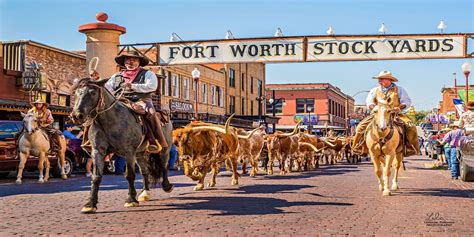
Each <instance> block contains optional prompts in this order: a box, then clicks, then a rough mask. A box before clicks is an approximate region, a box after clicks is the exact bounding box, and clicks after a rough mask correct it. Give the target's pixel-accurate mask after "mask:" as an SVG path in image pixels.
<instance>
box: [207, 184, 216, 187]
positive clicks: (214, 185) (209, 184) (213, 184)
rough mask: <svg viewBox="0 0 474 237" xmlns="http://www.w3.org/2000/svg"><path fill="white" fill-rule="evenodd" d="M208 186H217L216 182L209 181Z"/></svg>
mask: <svg viewBox="0 0 474 237" xmlns="http://www.w3.org/2000/svg"><path fill="white" fill-rule="evenodd" d="M207 186H208V187H214V186H216V183H208V184H207Z"/></svg>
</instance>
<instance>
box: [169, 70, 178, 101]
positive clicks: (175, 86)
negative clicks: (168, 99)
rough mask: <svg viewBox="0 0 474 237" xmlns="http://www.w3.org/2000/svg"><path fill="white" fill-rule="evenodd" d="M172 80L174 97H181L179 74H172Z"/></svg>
mask: <svg viewBox="0 0 474 237" xmlns="http://www.w3.org/2000/svg"><path fill="white" fill-rule="evenodd" d="M171 82H172V88H173V90H172V91H173V97H175V98H179V76H178V75H176V74H171Z"/></svg>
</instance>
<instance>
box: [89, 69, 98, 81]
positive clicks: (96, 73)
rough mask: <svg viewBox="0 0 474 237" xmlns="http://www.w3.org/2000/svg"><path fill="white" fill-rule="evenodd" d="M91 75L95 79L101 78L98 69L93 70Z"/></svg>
mask: <svg viewBox="0 0 474 237" xmlns="http://www.w3.org/2000/svg"><path fill="white" fill-rule="evenodd" d="M90 76H91V78H92V79H94V80H99V79H100V75H99V72H98V71H96V70H92V72H91V73H90Z"/></svg>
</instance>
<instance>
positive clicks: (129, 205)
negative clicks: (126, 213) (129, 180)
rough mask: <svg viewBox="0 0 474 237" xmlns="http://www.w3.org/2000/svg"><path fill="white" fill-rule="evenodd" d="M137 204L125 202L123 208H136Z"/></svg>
mask: <svg viewBox="0 0 474 237" xmlns="http://www.w3.org/2000/svg"><path fill="white" fill-rule="evenodd" d="M138 205H139V204H138V202H126V203H125V204H124V205H123V207H138Z"/></svg>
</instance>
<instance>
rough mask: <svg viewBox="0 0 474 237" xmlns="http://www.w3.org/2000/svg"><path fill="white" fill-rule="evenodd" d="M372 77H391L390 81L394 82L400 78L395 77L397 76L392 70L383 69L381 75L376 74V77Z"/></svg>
mask: <svg viewBox="0 0 474 237" xmlns="http://www.w3.org/2000/svg"><path fill="white" fill-rule="evenodd" d="M372 78H373V79H389V80H390V81H393V82H395V81H398V79H397V78H395V77H394V76H393V75H392V73H391V72H389V71H386V70H384V71H381V72H380V73H379V75H377V76H375V77H372Z"/></svg>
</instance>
